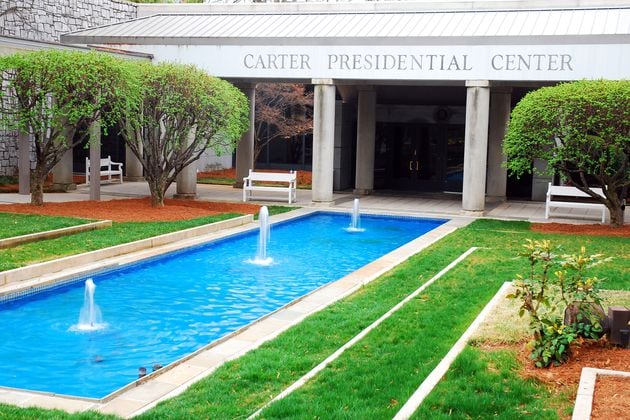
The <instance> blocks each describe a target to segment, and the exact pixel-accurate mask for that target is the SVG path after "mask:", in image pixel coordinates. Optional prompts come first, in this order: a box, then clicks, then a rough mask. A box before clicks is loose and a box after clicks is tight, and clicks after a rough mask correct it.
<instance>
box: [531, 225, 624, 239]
mask: <svg viewBox="0 0 630 420" xmlns="http://www.w3.org/2000/svg"><path fill="white" fill-rule="evenodd" d="M531 229H532V230H533V231H534V232H542V233H566V234H572V235H598V236H625V237H630V225H624V226H622V227H618V228H614V227H611V226H608V225H570V224H564V223H532V224H531Z"/></svg>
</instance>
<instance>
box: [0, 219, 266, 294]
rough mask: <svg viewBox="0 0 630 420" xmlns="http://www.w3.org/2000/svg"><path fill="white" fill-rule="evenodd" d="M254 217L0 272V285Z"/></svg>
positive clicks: (245, 221) (229, 225) (235, 224)
mask: <svg viewBox="0 0 630 420" xmlns="http://www.w3.org/2000/svg"><path fill="white" fill-rule="evenodd" d="M253 220H254V216H252V215H251V214H249V215H245V216H239V217H235V218H232V219H228V220H223V221H220V222H216V223H211V224H208V225H203V226H197V227H193V228H189V229H185V230H180V231H177V232H171V233H166V234H164V235H159V236H154V237H151V238H146V239H140V240H138V241H134V242H128V243H126V244H121V245H116V246H112V247H109V248H103V249H99V250H96V251H90V252H85V253H83V254H78V255H71V256H68V257H63V258H59V259H56V260H52V261H46V262H42V263H38V264H33V265H29V266H26V267H20V268H15V269H13V270H7V271H3V272H0V286H4V285H8V284H11V283H18V282H21V281H24V280H28V279H33V278H35V277H41V276H44V275H51V274H52V273H56V272H58V271H62V270H64V269H66V268H68V267H76V266H80V265H84V264H89V263H93V262H95V261H98V260H102V259H105V258H111V257H115V256H118V255H123V254H129V253H131V252H135V251H140V250H143V249H147V248H155V247H158V246H161V245H166V244H170V243H172V242H176V241H181V240H183V239H189V238H193V237H196V236H199V235H205V234H208V233H212V232H216V231H218V230H222V229H229V228H233V227H236V226H241V225H245V224H247V223H252V222H253Z"/></svg>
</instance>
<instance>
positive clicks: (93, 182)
mask: <svg viewBox="0 0 630 420" xmlns="http://www.w3.org/2000/svg"><path fill="white" fill-rule="evenodd" d="M100 163H101V122H100V121H99V120H96V121H94V122H93V123H92V125H91V126H90V200H94V201H100V200H101V166H100Z"/></svg>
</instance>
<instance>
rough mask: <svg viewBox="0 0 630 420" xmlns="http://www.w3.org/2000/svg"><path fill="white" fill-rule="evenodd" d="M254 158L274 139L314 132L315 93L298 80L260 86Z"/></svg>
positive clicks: (257, 91) (257, 100)
mask: <svg viewBox="0 0 630 420" xmlns="http://www.w3.org/2000/svg"><path fill="white" fill-rule="evenodd" d="M255 112H256V123H255V133H254V138H255V145H254V162H256V160H257V159H258V155H260V152H261V151H262V150H263V149H264V147H265V146H267V145H268V144H269V143H270V142H271V141H272V140H275V139H289V140H290V139H291V138H292V137H294V136H299V135H302V134H310V133H312V132H313V93H312V92H307V91H306V90H305V88H304V85H301V84H297V83H285V84H280V83H260V84H258V86H256V111H255Z"/></svg>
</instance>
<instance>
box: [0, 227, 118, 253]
mask: <svg viewBox="0 0 630 420" xmlns="http://www.w3.org/2000/svg"><path fill="white" fill-rule="evenodd" d="M111 225H112V221H111V220H100V221H98V222H91V223H85V224H83V225H76V226H69V227H65V228H60V229H54V230H47V231H45V232H37V233H29V234H28V235H20V236H13V237H11V238H5V239H0V249H3V248H11V247H14V246H17V245H20V244H26V243H29V242H35V241H40V240H42V239H54V238H59V237H60V236H66V235H72V234H75V233H79V232H86V231H88V230H95V229H103V228H108V227H111Z"/></svg>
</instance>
